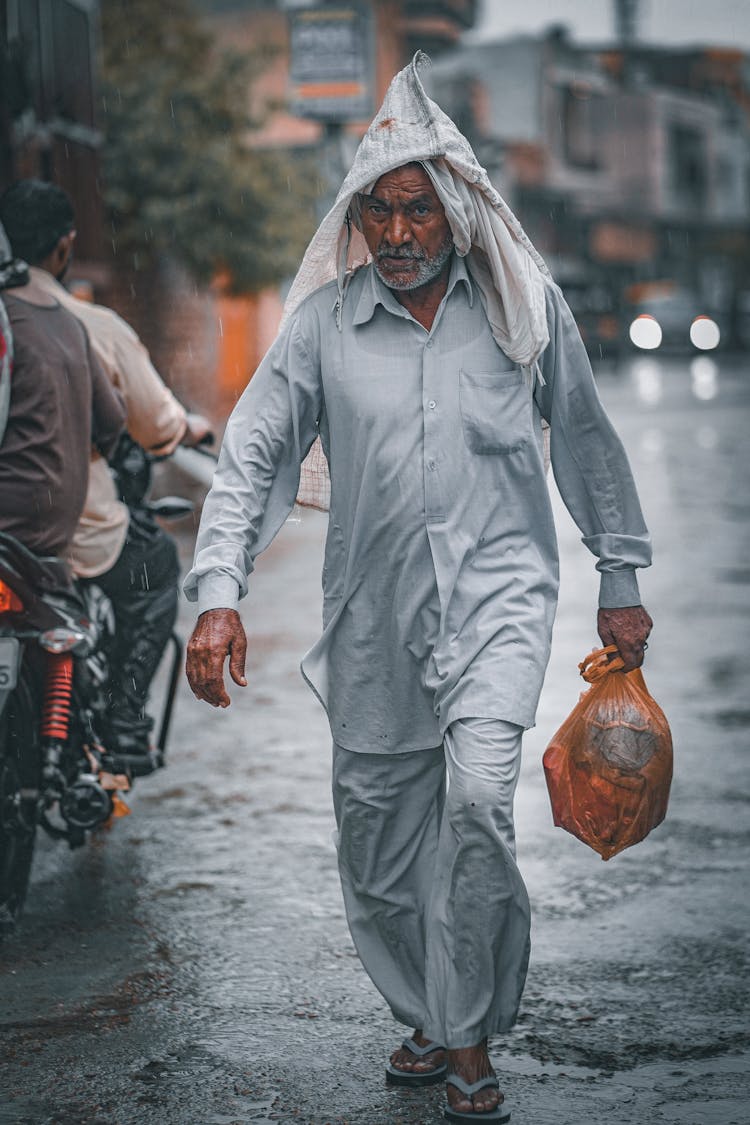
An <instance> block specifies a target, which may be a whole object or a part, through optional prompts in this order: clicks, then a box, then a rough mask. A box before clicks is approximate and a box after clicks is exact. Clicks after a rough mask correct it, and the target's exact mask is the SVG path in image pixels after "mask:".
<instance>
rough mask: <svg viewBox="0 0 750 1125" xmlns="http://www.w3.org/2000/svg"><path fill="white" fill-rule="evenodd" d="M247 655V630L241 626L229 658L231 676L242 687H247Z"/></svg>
mask: <svg viewBox="0 0 750 1125" xmlns="http://www.w3.org/2000/svg"><path fill="white" fill-rule="evenodd" d="M246 655H247V637H246V636H245V630H244V629H243V628H242V626H241V625H240V626H239V627H238V628H237V630H236V632H235V634H234V637H233V639H232V645H231V652H230V657H229V674H230V676H231V677H232V679H233V680H234V682H235V683H236V684H239V686H240V687H247V680H246V679H245V656H246Z"/></svg>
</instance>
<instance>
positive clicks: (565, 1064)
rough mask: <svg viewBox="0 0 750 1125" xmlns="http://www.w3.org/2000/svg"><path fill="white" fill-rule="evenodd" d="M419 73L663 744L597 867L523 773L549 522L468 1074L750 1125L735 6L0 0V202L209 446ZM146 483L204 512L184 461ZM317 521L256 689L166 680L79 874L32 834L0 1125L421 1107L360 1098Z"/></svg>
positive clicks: (389, 1094)
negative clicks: (579, 381) (626, 465)
mask: <svg viewBox="0 0 750 1125" xmlns="http://www.w3.org/2000/svg"><path fill="white" fill-rule="evenodd" d="M417 49H423V50H426V51H427V52H429V54H430V55H431V57H432V58H433V67H432V70H431V72H430V75H429V79H428V82H429V89H430V92H431V94H432V95H433V96H434V97H435V98H436V99H437V100H438V101H439V102H440V104H441V105H442V106H443V107H444V108H445V109H446V111H447V112H448V113H449V114H451V115H452V116H453V118H454V120H455V121H456V123H457V125H458V126H459V128H461V129H462V131H463V132H464V133H465V134H466V135H467V137H468V138H469V139H470V141H471V142H472V145H473V146H474V148H475V151H476V153H477V155H478V157H479V159H480V161H481V162H482V163H483V164H484V165H485V166H486V167H487V168H488V170H489V172H490V175H491V177H492V179H493V182H494V183H495V184H496V185H497V187H498V189H499V190H500V192H501V193H502V194H503V196H504V198H505V199H507V201H508V203H509V204H510V206H511V207H512V208H513V210H514V211H515V212H516V213H517V215H518V216H519V218H520V220H521V222H522V223H523V225H524V227H525V228H526V229H527V231H528V233H529V235H530V237H531V238H532V240H533V241H534V243H535V245H536V246H537V247H538V248H539V250H540V252H541V253H542V254H543V256H544V257H545V258H546V259H547V260H548V262H549V264H550V266H551V269H552V271H553V273H554V275H555V277H556V278H557V280H558V281H559V282H560V283H561V285H562V288H563V290H564V292H565V295H566V298H567V299H568V301H569V303H570V305H571V308H572V310H573V312H574V315H575V316H576V319H577V322H578V324H579V327H580V330H581V333H582V335H583V337H584V339H585V342H586V345H587V348H588V351H589V354H590V356H591V359H592V363H593V366H594V370H595V373H596V376H597V380H598V383H599V387H600V390H601V394H602V396H603V398H604V400H605V404H606V405H607V407H608V409H609V411H610V413H611V415H612V418H613V420H614V422H615V425H616V427H617V428H618V430H619V432H620V434H621V436H622V438H623V440H624V443H625V445H626V448H627V449H628V452H629V454H630V456H631V460H632V464H633V467H634V471H635V475H636V480H637V483H638V486H639V490H640V494H641V497H642V502H643V507H644V510H645V515H646V520H647V523H648V524H649V527H650V529H651V532H652V535H653V539H654V551H655V564H654V567H653V569H652V570H650V571H648V572H646V573H644V574H643V576H642V578H641V591H642V595H643V600H644V604H645V605H646V606H647V608H648V609H649V611H650V612H651V614H652V616H653V618H654V622H655V627H654V632H653V636H652V639H651V641H650V647H649V650H648V653H647V661H646V665H645V669H644V671H645V676H646V681H647V684H648V686H649V688H650V690H651V692H652V694H653V695H654V697H655V698H656V700H657V701H658V702H659V703H660V705H661V706H662V708H663V709H664V711H665V712H666V714H667V717H668V719H669V720H670V723H671V725H672V731H673V736H674V742H675V779H674V784H673V790H672V799H671V806H670V811H669V814H668V817H667V820H666V822H665V823H664V824H663V825H662V826H661V827H660V828H658V829H657V830H656V831H655V832H654V833H653V834H652V836H650V837H649V838H648V839H647V840H646V841H645V842H644V843H642V844H640V845H638V846H637V847H636V848H634V849H632V850H629V851H627V852H625V853H623V854H622V855H620V856H617V857H616V858H615V859H614V860H612V861H610V862H609V863H607V864H604V863H602V862H601V860H599V859H598V857H597V856H596V855H594V853H593V852H589V851H588V850H587V849H586V848H585V847H584V846H583V845H582V844H580V843H579V842H578V841H576V840H574V839H573V838H572V837H570V836H568V835H566V834H565V833H564V832H563V831H561V830H560V829H555V828H554V827H553V825H552V821H551V814H550V809H549V801H548V797H547V792H546V787H545V783H544V777H543V771H542V765H541V758H542V754H543V752H544V749H545V747H546V746H547V744H548V742H549V741H550V739H551V737H552V735H553V734H554V732H555V731H556V729H557V728H558V726H559V725H560V724H561V722H562V721H563V719H564V718H565V717H566V716H567V714H568V713H569V712H570V710H571V709H572V707H573V706H574V704H575V702H576V700H577V698H578V694H579V692H580V691H581V689H582V687H583V683H582V681H581V680H580V679H579V677H578V673H577V665H578V662H579V661H580V660H581V659H582V657H583V656H584V655H585V654H586V653H587V652H588V651H590V650H591V649H592V648H593V647H595V646H597V645H598V641H597V637H596V632H595V627H594V626H595V603H596V591H597V577H596V574H595V570H594V565H593V559H592V558H591V556H589V555H588V553H587V552H586V551H585V549H584V548H583V546H582V545H581V543H580V536H579V533H578V531H577V529H576V528H575V526H574V525H573V523H572V521H571V520H570V518H569V517H568V515H567V513H566V512H565V510H564V508H563V507H562V505H561V503H560V502H559V500H558V499H557V498H556V500H555V505H556V514H557V516H558V534H559V539H560V548H561V557H562V558H561V567H562V591H561V600H560V609H559V613H558V619H557V624H556V631H555V640H554V646H553V654H552V660H551V664H550V667H549V671H548V674H547V680H546V685H545V689H544V693H543V696H542V701H541V707H540V710H539V716H538V725H537V727H536V728H535V729H534V730H533V731H531V732H529V734H528V735H527V737H526V740H525V743H524V754H525V759H524V767H523V773H522V779H521V784H520V788H519V792H518V797H517V806H516V807H517V825H518V851H519V862H520V865H521V868H522V871H523V874H524V876H525V878H526V881H527V884H528V887H529V891H530V895H531V898H532V907H533V918H534V922H533V927H534V928H533V954H532V962H531V968H530V974H529V981H528V986H527V989H526V993H525V996H524V1000H523V1006H522V1010H521V1014H520V1019H519V1022H518V1025H517V1027H516V1028H515V1029H514V1030H513V1032H512V1033H510V1034H509V1035H507V1036H506V1037H504V1038H503V1039H502V1040H500V1039H498V1040H497V1041H496V1042H495V1043H494V1044H493V1045H492V1057H493V1060H494V1062H495V1064H496V1066H497V1068H498V1072H499V1073H500V1075H501V1078H502V1082H503V1086H504V1088H505V1091H506V1094H507V1097H508V1100H509V1101H510V1102H511V1103H512V1106H513V1110H514V1117H513V1120H514V1123H515V1125H602V1123H604V1122H606V1123H607V1125H633V1123H634V1122H643V1123H645V1125H677V1123H680V1125H750V1088H749V1086H750V1083H748V1078H747V1075H748V1071H749V1070H750V1067H749V1066H748V1058H749V1056H750V1025H749V1024H748V1019H747V1004H748V982H749V980H750V972H749V971H748V963H747V962H748V948H747V933H748V929H749V928H750V917H749V915H750V907H749V906H748V899H747V895H746V892H745V884H746V870H747V862H748V842H749V840H750V819H749V818H748V803H749V802H750V778H749V777H748V766H747V762H748V750H749V749H750V745H749V742H750V740H749V737H748V734H749V732H750V692H749V691H748V687H749V683H748V680H749V678H748V671H747V669H748V652H747V649H748V626H749V624H750V621H749V615H750V598H749V597H748V593H749V591H750V443H748V440H747V431H748V420H749V418H750V412H749V407H750V350H749V349H750V233H749V232H750V10H748V7H747V5H746V3H744V2H743V0H714V3H713V4H711V5H710V6H709V5H706V4H703V3H698V2H697V0H659V2H658V3H657V0H651V3H647V2H645V0H643V2H642V3H638V2H636V0H612V3H607V4H603V3H602V4H598V5H593V6H592V5H589V4H586V3H584V2H583V0H580V2H578V0H557V2H556V3H554V4H552V3H544V2H542V0H512V2H511V0H505V2H504V3H503V4H500V3H499V2H498V3H493V2H491V0H487V2H486V3H485V4H481V3H478V2H477V0H351V2H348V0H341V2H337V3H333V2H331V3H326V2H325V0H320V2H307V0H168V2H167V0H163V2H161V3H158V4H155V3H154V2H153V0H0V189H3V188H5V187H6V186H7V185H8V184H10V183H11V182H13V181H14V180H15V179H18V178H21V177H30V176H37V177H40V178H42V179H47V180H54V181H55V182H57V183H59V184H60V185H61V186H62V187H64V188H65V189H66V190H67V191H68V192H69V193H70V195H71V197H72V199H73V201H74V204H75V210H76V214H77V228H78V234H77V239H76V260H75V263H74V267H73V270H72V272H71V276H70V278H69V282H70V286H71V288H72V289H73V291H74V292H75V293H76V294H77V295H78V296H80V297H81V298H82V299H83V300H94V301H97V302H100V303H103V304H106V305H109V306H111V307H113V308H115V309H116V310H117V311H118V312H119V313H120V314H121V315H122V316H124V317H125V318H126V319H127V320H128V322H129V323H131V324H132V325H133V326H134V328H135V329H136V330H137V332H138V334H139V335H140V336H141V338H142V339H143V341H144V343H145V344H146V345H147V346H148V348H149V351H150V353H151V355H152V358H153V360H154V362H155V364H156V366H157V367H158V369H159V371H160V373H161V375H162V376H163V377H164V379H165V381H166V382H167V383H168V384H169V385H170V387H171V388H172V389H173V391H174V392H175V394H176V395H177V396H178V397H179V398H180V400H181V401H182V402H183V403H184V404H185V405H186V406H187V407H189V408H191V409H193V410H198V411H201V412H203V413H205V414H206V415H207V416H209V417H210V418H211V420H212V423H213V424H214V425H215V428H216V431H217V433H218V434H220V433H221V432H222V429H223V425H224V423H225V421H226V418H227V416H228V413H229V411H230V410H231V407H232V405H233V404H234V402H235V400H236V398H237V397H238V395H239V394H240V393H241V391H242V389H243V388H244V386H245V385H246V383H247V381H248V379H249V378H251V377H252V373H253V371H254V370H255V367H256V365H257V363H258V361H259V359H260V357H261V356H262V355H263V354H264V352H265V350H266V349H267V347H268V345H269V343H270V342H271V341H272V340H273V338H274V336H275V334H276V330H277V326H278V322H279V316H280V312H281V308H282V304H283V299H284V296H285V293H286V292H287V289H288V286H289V283H290V279H291V277H293V275H294V272H295V270H296V268H297V266H298V264H299V260H300V258H301V255H302V253H303V251H304V247H305V245H306V242H307V240H308V238H309V236H310V234H311V233H312V231H313V230H314V229H315V226H316V224H317V222H318V221H319V219H320V217H321V215H322V214H323V213H325V210H326V209H327V206H328V205H329V204H330V201H331V197H332V193H333V192H335V190H336V188H337V187H338V184H339V183H340V180H341V178H342V176H343V173H344V171H345V170H346V168H347V167H348V164H349V162H350V160H351V156H352V154H353V152H354V150H355V148H356V145H357V143H358V141H359V138H360V137H361V136H362V134H363V132H364V129H365V128H366V124H367V121H368V120H369V118H370V117H371V116H372V114H373V112H374V111H375V109H376V108H377V105H378V104H379V103H380V100H381V98H382V96H383V93H384V91H385V89H386V87H387V85H388V82H389V80H390V78H391V77H392V76H393V74H394V73H395V72H396V71H397V70H398V69H399V68H401V67H402V66H403V65H405V64H406V63H407V62H408V60H409V59H410V58H411V56H412V54H413V52H414V51H415V50H417ZM196 456H197V455H196ZM158 486H159V489H160V490H161V491H162V492H169V491H177V492H183V493H184V492H189V493H190V494H191V495H192V496H193V497H194V499H195V500H196V502H197V503H198V504H200V501H201V499H202V496H203V494H204V491H205V489H204V488H203V487H202V486H200V485H199V484H198V483H196V481H195V480H194V479H192V478H189V477H188V476H186V475H183V473H182V471H181V470H179V469H178V468H176V467H175V466H174V465H171V466H167V467H165V468H164V469H163V471H162V476H161V478H160V480H159V482H158ZM550 487H551V488H552V489H553V492H554V485H553V484H552V482H551V484H550ZM177 526H178V527H179V528H180V530H179V532H178V536H179V541H180V549H181V557H182V563H183V569H184V570H185V569H187V567H188V566H189V561H190V557H191V553H192V547H193V539H194V527H193V526H192V525H191V521H190V520H188V521H186V522H185V523H184V524H182V525H177ZM325 533H326V517H325V516H323V515H321V514H320V513H315V512H312V511H303V512H295V514H294V515H293V517H292V518H291V519H290V521H289V522H288V523H287V524H286V525H285V527H284V528H283V530H282V532H281V533H280V535H279V537H278V538H277V540H276V541H275V543H274V544H273V546H272V548H271V549H270V550H269V551H268V552H267V554H266V555H265V556H263V557H262V558H261V559H260V560H259V564H258V568H257V572H256V574H255V576H254V578H253V581H252V583H251V590H250V595H249V597H248V599H247V600H246V602H244V603H243V605H242V613H243V617H244V620H245V623H246V627H247V629H248V632H249V635H250V655H249V672H248V679H249V686H248V687H247V689H245V690H244V691H240V690H239V689H235V690H234V693H233V695H234V702H233V705H232V708H231V709H230V710H229V711H226V712H214V711H212V710H210V709H209V708H208V707H207V706H206V705H204V704H199V703H198V702H197V701H196V700H195V699H194V698H193V697H192V696H191V694H190V692H189V690H188V688H187V685H186V684H185V683H183V682H181V683H180V687H179V692H178V699H177V707H176V712H175V718H174V726H173V731H172V735H171V746H170V752H169V763H168V768H167V769H166V770H164V771H162V772H160V773H158V774H156V775H154V776H152V777H150V778H146V779H143V780H142V781H139V783H138V784H137V787H136V791H135V794H134V796H133V798H132V815H131V816H130V817H128V818H126V819H124V820H120V821H118V822H116V824H115V825H114V827H113V828H112V829H111V831H102V832H99V833H97V834H95V836H94V838H93V839H92V841H91V842H90V844H89V845H88V846H87V847H85V848H83V849H81V850H80V851H78V852H75V853H69V852H68V851H67V850H64V847H63V846H62V845H55V844H54V843H52V842H51V841H50V840H48V839H47V838H46V837H44V836H43V835H41V836H40V839H39V843H38V851H37V856H36V858H35V863H34V869H33V875H32V883H31V888H30V891H29V896H28V901H27V907H26V911H25V915H24V917H23V919H22V922H21V924H20V926H19V928H18V930H17V932H16V934H15V935H14V936H13V937H12V938H10V939H9V940H7V941H6V942H5V943H3V945H2V946H1V947H0V1050H1V1054H0V1058H1V1059H2V1063H1V1064H0V1125H240V1123H244V1122H265V1123H268V1122H277V1121H281V1122H301V1123H304V1125H432V1123H433V1122H438V1121H439V1120H441V1105H442V1097H443V1093H442V1089H441V1088H440V1087H437V1088H435V1089H433V1090H430V1091H427V1092H424V1093H414V1092H404V1091H400V1090H395V1089H390V1088H387V1087H386V1086H385V1083H384V1072H383V1066H384V1061H385V1059H386V1058H387V1056H388V1054H389V1053H390V1051H391V1050H392V1049H393V1047H394V1046H395V1045H396V1044H397V1042H398V1041H399V1039H400V1029H398V1028H397V1027H395V1026H394V1025H393V1023H392V1021H391V1020H390V1018H389V1016H388V1014H387V1013H386V1011H385V1010H384V1005H383V1003H382V1001H381V999H380V998H379V996H378V995H377V994H376V993H375V991H374V990H373V988H372V986H371V985H370V984H369V982H368V981H367V980H366V978H365V977H364V974H363V972H362V970H361V969H360V967H359V963H358V961H357V960H356V957H355V954H354V950H353V947H352V944H351V941H350V938H349V936H348V931H347V928H346V923H345V919H344V915H343V907H342V903H341V898H340V891H339V887H338V878H337V873H336V864H335V852H334V846H333V843H332V838H331V834H332V830H333V816H332V809H331V801H330V793H329V772H330V745H329V743H330V737H329V733H328V728H327V724H326V721H325V716H324V714H323V712H322V711H321V710H320V708H319V706H318V705H317V703H316V702H315V700H314V699H313V697H312V695H311V694H310V692H309V691H308V689H307V688H306V687H305V685H304V684H303V681H302V679H301V676H300V675H299V671H298V665H299V661H300V659H301V657H302V655H303V654H304V652H305V651H306V650H307V648H308V647H309V646H310V645H311V644H312V643H313V641H314V640H315V639H316V638H317V636H318V634H319V629H320V613H321V606H320V600H321V599H320V569H321V556H322V546H323V541H324V537H325ZM193 621H194V610H193V608H192V607H188V606H187V605H185V604H183V605H182V607H181V618H180V623H179V628H180V630H181V632H182V634H183V636H185V637H187V635H188V634H189V632H190V630H191V628H192V625H193Z"/></svg>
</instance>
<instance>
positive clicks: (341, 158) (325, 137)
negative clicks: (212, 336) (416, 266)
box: [197, 0, 478, 400]
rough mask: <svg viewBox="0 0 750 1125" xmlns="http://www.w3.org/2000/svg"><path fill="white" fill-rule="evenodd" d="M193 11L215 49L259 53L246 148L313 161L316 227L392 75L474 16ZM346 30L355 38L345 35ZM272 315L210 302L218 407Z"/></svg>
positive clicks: (399, 3)
mask: <svg viewBox="0 0 750 1125" xmlns="http://www.w3.org/2000/svg"><path fill="white" fill-rule="evenodd" d="M197 5H198V7H199V8H200V9H201V11H202V12H203V13H204V14H205V17H206V19H207V20H208V21H209V23H210V25H211V28H212V31H213V32H214V34H215V35H216V37H217V40H218V42H219V44H223V45H225V46H227V47H231V48H233V49H235V50H237V49H239V50H258V49H260V50H261V51H262V52H263V54H264V56H265V60H266V67H265V70H264V72H263V73H262V74H261V75H260V77H259V78H258V80H257V81H256V83H255V84H254V88H253V91H252V99H253V106H252V108H253V109H254V110H256V112H257V111H260V112H262V113H264V114H265V123H264V124H263V126H262V127H261V129H260V130H258V131H257V132H256V133H254V134H253V143H254V144H255V145H258V146H260V147H265V146H282V147H284V148H286V149H291V150H294V151H298V152H300V153H311V154H313V155H314V157H315V160H316V163H317V167H318V172H319V177H320V193H321V198H320V212H321V217H322V214H324V213H325V211H326V210H327V209H328V207H329V206H330V204H331V202H332V198H333V196H334V195H335V192H336V191H337V190H338V187H339V185H340V183H341V180H342V179H343V177H344V175H345V173H346V171H347V170H348V167H349V164H350V162H351V159H352V157H353V155H354V151H355V149H356V146H357V144H358V142H359V138H360V137H361V136H362V135H363V133H364V131H365V129H366V128H367V125H368V124H369V122H370V120H371V118H372V117H373V116H374V114H375V111H376V110H377V108H378V106H379V104H380V102H381V101H382V98H383V96H384V94H385V91H386V89H387V87H388V84H389V83H390V81H391V79H392V78H393V76H394V74H395V73H396V72H397V71H398V70H400V69H401V68H402V67H403V66H405V65H406V63H407V62H408V61H409V59H410V58H411V57H412V55H413V54H414V52H415V51H416V50H417V49H420V48H421V49H423V50H427V51H429V52H430V53H431V54H432V55H433V56H436V57H438V56H440V55H441V54H442V53H443V52H445V51H447V50H449V49H451V48H455V47H456V46H457V44H458V43H459V41H460V37H461V35H462V33H463V32H465V31H467V30H469V29H470V28H471V27H472V26H473V25H474V22H475V19H476V14H477V7H478V3H477V0H337V2H335V3H333V2H330V0H329V2H326V0H313V2H310V0H197ZM345 27H348V28H350V29H356V34H351V35H344V34H343V32H344V28H345ZM312 31H315V32H316V34H315V35H314V36H313V35H312V34H311V33H312ZM295 33H297V34H299V36H300V40H299V41H298V43H297V56H296V57H295ZM355 56H358V57H355ZM300 58H301V60H302V63H303V66H302V67H300ZM347 65H349V66H350V71H348V70H347ZM347 74H349V80H346V75H347ZM352 76H356V77H357V81H356V82H352V81H351V77H352ZM349 102H350V103H351V104H348V103H349ZM281 305H282V301H281V294H280V292H279V291H278V290H269V291H267V292H264V293H261V294H256V295H252V296H248V297H226V296H224V297H220V298H219V315H220V317H221V325H222V331H221V336H220V339H219V341H218V348H219V353H220V356H219V362H218V365H217V370H218V380H219V384H220V389H221V393H222V394H223V396H224V397H225V399H226V400H230V399H231V397H232V396H236V394H237V392H238V391H239V390H241V389H242V388H243V387H244V385H245V382H246V380H247V376H248V374H249V373H250V372H252V371H253V370H254V369H255V366H256V365H257V363H258V361H259V359H260V358H261V357H262V355H263V354H264V352H265V351H266V349H267V347H268V346H269V345H270V343H271V342H272V340H273V339H274V336H275V335H276V331H277V327H278V323H279V319H280V316H281Z"/></svg>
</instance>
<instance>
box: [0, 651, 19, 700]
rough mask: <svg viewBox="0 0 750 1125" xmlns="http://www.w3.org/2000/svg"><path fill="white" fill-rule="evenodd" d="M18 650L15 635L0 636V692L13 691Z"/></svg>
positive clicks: (16, 679)
mask: <svg viewBox="0 0 750 1125" xmlns="http://www.w3.org/2000/svg"><path fill="white" fill-rule="evenodd" d="M20 652H21V646H20V644H19V642H18V639H17V638H16V637H0V692H3V691H13V688H14V687H15V686H16V684H17V683H18V664H19V660H20Z"/></svg>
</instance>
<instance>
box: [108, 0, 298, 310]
mask: <svg viewBox="0 0 750 1125" xmlns="http://www.w3.org/2000/svg"><path fill="white" fill-rule="evenodd" d="M262 66H263V63H262V60H261V58H260V52H259V51H256V52H255V53H253V54H250V55H249V56H248V55H239V54H238V53H236V52H228V51H220V50H219V49H218V48H217V46H216V44H215V42H214V39H213V37H212V35H211V33H210V31H209V30H208V28H207V27H206V26H205V25H204V24H203V23H202V22H201V20H200V19H199V17H198V16H197V15H196V13H195V12H194V11H193V9H192V7H191V3H190V0H104V2H103V4H102V74H103V85H102V107H103V114H102V120H103V123H104V129H105V143H104V146H103V152H102V157H103V172H104V195H105V201H106V204H107V207H108V210H109V215H110V219H111V226H112V242H113V247H114V249H115V252H116V253H118V254H121V253H128V254H129V255H131V256H132V259H133V262H134V264H136V265H138V264H143V265H146V264H150V263H152V262H153V261H155V260H156V259H158V257H159V256H160V255H161V254H164V253H168V254H170V255H171V256H173V257H175V258H177V259H178V260H179V261H180V262H181V263H182V264H183V265H184V266H185V268H186V269H187V270H188V272H189V273H190V274H191V275H192V276H193V277H194V278H195V280H196V281H199V282H203V283H205V282H208V281H210V280H211V279H212V278H214V277H215V276H216V275H217V273H218V274H223V275H225V276H228V278H229V280H230V286H231V288H232V289H233V290H234V291H235V292H252V291H254V290H257V289H258V288H260V287H262V286H264V285H268V284H270V283H273V282H276V281H279V280H281V279H282V278H284V277H286V276H288V275H289V274H290V273H292V272H293V271H294V269H295V268H296V266H297V264H298V262H299V257H300V254H301V251H302V250H303V249H304V246H305V243H306V241H307V238H308V237H309V235H310V233H311V226H312V211H313V200H312V186H313V178H312V177H311V176H310V175H309V169H308V170H305V169H304V168H301V167H300V164H299V161H295V160H294V158H293V157H292V156H290V155H289V154H286V153H283V152H280V151H279V150H268V149H258V148H254V147H253V146H252V144H251V139H252V131H253V129H254V128H255V129H257V127H258V125H259V124H260V122H259V121H258V120H257V119H254V118H253V116H252V114H251V111H250V103H251V99H250V89H251V86H252V83H253V81H254V80H255V79H256V78H257V76H258V74H259V73H260V70H261V68H262ZM306 171H307V174H305V172H306Z"/></svg>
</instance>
